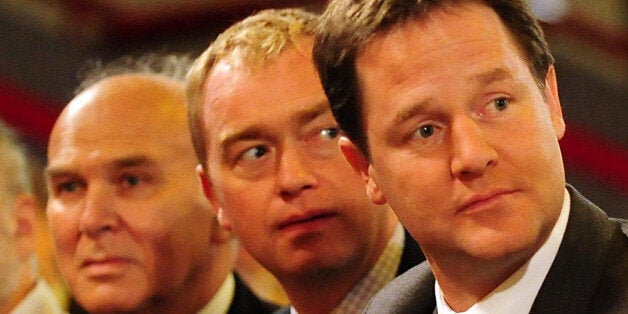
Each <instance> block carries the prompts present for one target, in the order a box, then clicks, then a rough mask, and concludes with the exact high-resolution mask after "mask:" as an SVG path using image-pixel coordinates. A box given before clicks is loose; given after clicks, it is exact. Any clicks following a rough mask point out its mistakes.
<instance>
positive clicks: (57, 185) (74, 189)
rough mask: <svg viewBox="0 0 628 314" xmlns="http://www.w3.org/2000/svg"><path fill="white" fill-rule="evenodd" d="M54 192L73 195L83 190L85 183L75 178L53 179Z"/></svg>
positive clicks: (55, 193) (61, 194)
mask: <svg viewBox="0 0 628 314" xmlns="http://www.w3.org/2000/svg"><path fill="white" fill-rule="evenodd" d="M51 186H52V192H53V194H54V195H56V196H64V195H73V194H77V193H79V192H80V191H81V189H82V188H83V186H84V184H83V183H82V182H81V181H78V180H75V179H60V180H53V182H52V184H51Z"/></svg>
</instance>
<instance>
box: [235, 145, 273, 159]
mask: <svg viewBox="0 0 628 314" xmlns="http://www.w3.org/2000/svg"><path fill="white" fill-rule="evenodd" d="M267 153H268V149H267V148H266V147H264V146H261V145H257V146H254V147H251V148H249V149H247V150H246V151H244V153H242V157H241V159H244V160H257V159H260V158H262V157H264V155H266V154H267Z"/></svg>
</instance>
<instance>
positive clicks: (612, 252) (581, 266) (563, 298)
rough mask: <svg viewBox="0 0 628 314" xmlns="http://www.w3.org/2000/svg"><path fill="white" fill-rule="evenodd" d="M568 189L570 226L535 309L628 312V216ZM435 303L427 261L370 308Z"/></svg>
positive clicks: (423, 309) (392, 309)
mask: <svg viewBox="0 0 628 314" xmlns="http://www.w3.org/2000/svg"><path fill="white" fill-rule="evenodd" d="M567 188H568V189H569V193H570V195H571V211H570V214H569V221H568V223H567V229H566V230H565V235H564V237H563V240H562V242H561V245H560V247H559V249H558V253H557V255H556V258H555V260H554V263H553V264H552V266H551V268H550V270H549V273H548V274H547V277H546V278H545V281H544V282H543V284H542V286H541V289H540V290H539V293H538V294H537V296H536V299H535V300H534V303H533V305H532V309H531V311H530V313H627V312H628V237H627V234H628V221H626V220H615V219H609V218H608V216H606V214H605V213H604V212H603V211H602V210H601V209H599V208H598V207H597V206H595V205H594V204H593V203H591V202H589V201H588V200H587V199H585V198H584V197H583V196H582V195H580V193H578V191H576V190H575V189H573V188H572V187H571V186H568V187H567ZM622 229H623V230H622ZM435 308H436V300H435V296H434V275H433V274H432V272H431V270H430V268H429V265H428V264H427V262H425V263H422V264H420V265H418V266H416V267H414V268H413V269H411V270H409V271H408V272H406V273H405V274H404V275H402V276H400V277H398V278H397V279H395V280H394V281H392V282H391V283H389V284H388V285H387V286H386V287H384V288H383V289H382V290H381V291H380V292H379V293H378V294H376V295H375V297H374V298H373V300H371V304H370V305H369V307H368V308H367V311H366V313H377V314H379V313H433V312H434V310H435Z"/></svg>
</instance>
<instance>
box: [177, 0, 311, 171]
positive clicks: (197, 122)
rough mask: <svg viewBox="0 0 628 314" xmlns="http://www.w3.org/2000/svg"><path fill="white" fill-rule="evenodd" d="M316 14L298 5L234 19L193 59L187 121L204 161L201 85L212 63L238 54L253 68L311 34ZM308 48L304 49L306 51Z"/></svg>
mask: <svg viewBox="0 0 628 314" xmlns="http://www.w3.org/2000/svg"><path fill="white" fill-rule="evenodd" d="M317 24H318V16H317V15H315V14H313V13H310V12H307V11H305V10H302V9H283V10H264V11H260V12H259V13H257V14H255V15H252V16H250V17H248V18H246V19H244V20H242V21H240V22H237V23H235V24H233V25H232V26H230V27H229V28H227V29H226V30H225V31H224V32H223V33H221V34H220V35H218V37H216V39H215V40H214V41H213V42H212V43H211V44H210V45H209V47H208V48H207V49H206V50H205V51H204V52H203V53H202V54H201V55H200V56H199V57H198V58H197V59H196V61H194V64H193V65H192V68H191V69H190V72H189V73H188V76H187V87H186V97H187V107H188V121H189V125H190V132H191V135H192V143H193V144H194V151H195V153H196V157H197V158H198V160H199V162H200V164H201V165H202V166H203V167H204V168H207V165H206V160H207V156H206V153H205V151H206V144H207V143H206V142H205V137H204V133H205V132H204V128H203V123H202V119H203V117H202V110H201V108H202V106H203V99H204V97H203V96H204V95H203V85H205V81H206V80H207V76H208V75H209V74H210V72H211V70H212V69H213V67H214V66H215V65H216V64H217V63H218V62H219V61H220V60H223V59H225V58H228V57H234V55H235V54H236V53H237V56H238V58H240V60H241V61H242V62H243V63H244V64H245V65H246V66H248V67H249V68H250V70H251V71H255V70H256V69H258V68H259V67H261V66H262V65H264V64H265V63H266V62H267V61H268V60H270V59H272V58H274V57H276V56H278V55H279V54H280V53H281V52H282V51H283V50H284V49H285V48H286V47H288V46H293V47H297V49H298V45H297V43H296V41H297V38H298V37H300V36H303V35H306V36H312V37H313V36H314V32H315V28H316V27H317ZM309 53H310V51H308V54H309Z"/></svg>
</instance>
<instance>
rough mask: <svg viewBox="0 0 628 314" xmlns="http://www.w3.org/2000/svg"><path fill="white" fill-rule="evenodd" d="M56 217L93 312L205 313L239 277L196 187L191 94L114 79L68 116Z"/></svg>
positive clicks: (54, 192)
mask: <svg viewBox="0 0 628 314" xmlns="http://www.w3.org/2000/svg"><path fill="white" fill-rule="evenodd" d="M48 159H49V164H48V168H47V170H46V178H47V183H48V187H49V193H50V199H49V202H48V207H47V213H48V219H49V223H50V226H51V230H52V234H53V238H54V243H55V249H56V257H57V261H58V264H59V266H60V270H61V273H62V275H63V277H64V278H65V280H66V281H67V283H68V286H69V288H70V291H71V293H72V294H73V295H74V296H75V298H76V299H77V301H78V302H79V303H80V304H81V305H82V306H83V307H85V308H86V309H87V310H88V311H90V312H130V311H134V312H146V313H162V312H173V311H176V312H177V313H195V312H196V311H198V310H199V309H200V308H201V307H202V306H204V305H205V304H206V303H207V302H208V301H209V300H210V299H211V297H212V296H213V294H214V293H215V291H217V289H218V288H219V287H220V285H221V284H222V282H223V280H224V278H225V276H226V275H227V274H228V273H229V271H230V269H231V266H232V257H231V256H230V255H231V252H230V247H229V245H228V244H227V243H228V242H227V238H228V236H227V235H228V233H226V232H225V231H224V230H220V229H218V228H217V226H216V225H215V220H214V219H215V218H214V215H213V213H212V211H211V209H210V205H209V203H208V202H207V200H206V199H205V198H204V196H203V193H202V190H201V189H200V188H199V186H198V180H197V179H196V174H195V166H196V162H195V159H194V153H193V150H192V144H191V141H190V139H189V135H188V134H187V124H186V117H185V106H184V95H183V89H182V86H181V85H179V84H177V83H174V82H172V81H169V80H167V79H164V78H160V77H157V76H151V75H140V74H130V75H121V76H114V77H111V78H108V79H105V80H103V81H100V82H99V83H97V84H95V85H93V86H92V87H90V88H89V89H87V90H85V91H84V92H83V93H81V94H80V95H79V96H77V97H76V98H75V99H73V100H72V101H71V102H70V104H69V105H68V106H67V107H66V108H65V109H64V111H63V113H62V114H61V116H60V117H59V119H58V121H57V123H56V125H55V127H54V129H53V132H52V135H51V139H50V143H49V151H48Z"/></svg>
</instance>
